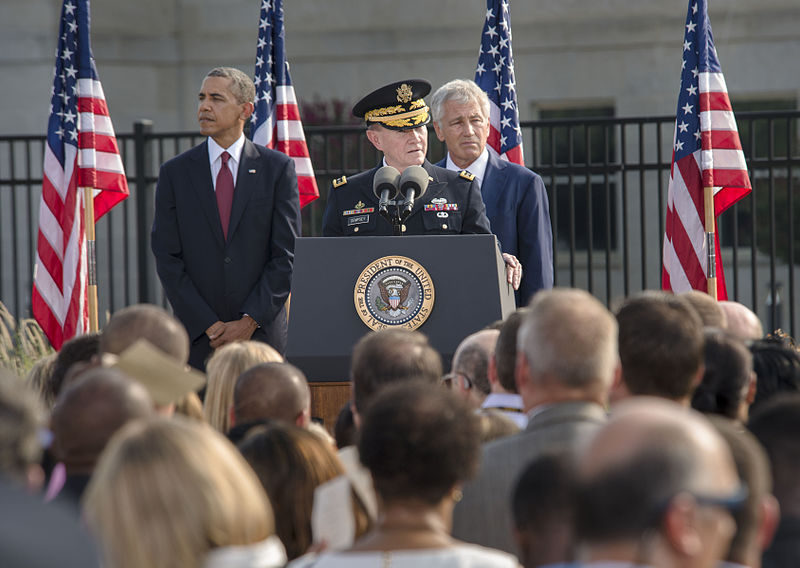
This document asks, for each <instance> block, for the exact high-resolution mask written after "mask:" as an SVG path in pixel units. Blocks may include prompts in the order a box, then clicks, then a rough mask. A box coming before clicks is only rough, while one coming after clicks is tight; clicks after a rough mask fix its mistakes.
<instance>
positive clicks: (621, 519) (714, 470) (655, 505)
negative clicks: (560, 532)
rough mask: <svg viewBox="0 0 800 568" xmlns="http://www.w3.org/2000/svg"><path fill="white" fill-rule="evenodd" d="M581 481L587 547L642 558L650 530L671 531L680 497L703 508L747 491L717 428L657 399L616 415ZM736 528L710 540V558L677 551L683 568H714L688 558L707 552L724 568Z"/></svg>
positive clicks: (629, 405) (588, 455) (589, 454)
mask: <svg viewBox="0 0 800 568" xmlns="http://www.w3.org/2000/svg"><path fill="white" fill-rule="evenodd" d="M578 476H579V484H580V491H579V503H578V507H577V511H578V523H577V526H578V533H579V538H580V540H581V541H583V542H584V543H589V544H590V545H591V544H604V543H605V544H607V543H611V542H626V541H630V542H634V543H636V545H635V546H634V547H633V549H634V550H635V549H636V548H637V547H638V546H639V541H640V538H641V537H642V535H643V534H644V533H645V531H646V530H648V529H651V530H656V531H659V530H666V529H664V526H667V525H668V523H667V522H666V521H663V520H662V519H663V518H664V517H666V516H667V515H668V514H669V511H670V507H672V504H673V503H674V501H675V499H676V498H677V497H678V496H679V495H686V496H691V499H693V500H694V506H696V507H700V506H702V505H700V503H702V499H703V498H712V499H713V498H719V499H724V498H727V497H730V496H732V495H735V494H737V492H738V490H739V487H740V485H739V479H738V476H737V474H736V468H735V466H734V463H733V459H732V457H731V453H730V450H729V449H728V446H727V444H726V442H725V440H724V439H723V438H722V437H721V436H720V434H719V433H718V432H717V431H716V430H715V429H714V428H713V427H712V426H711V424H710V423H709V422H708V421H707V420H706V419H705V418H703V417H702V415H700V414H698V413H697V412H695V411H692V410H689V409H686V408H683V407H681V406H680V405H678V404H677V403H674V402H671V401H667V400H663V399H657V398H650V397H638V398H636V399H630V400H628V401H626V402H623V403H621V404H619V405H617V406H615V407H614V409H613V412H612V414H611V418H610V419H609V422H608V423H607V424H606V425H605V426H603V427H602V428H601V429H600V430H599V431H598V432H597V434H596V435H595V437H594V438H593V439H592V440H591V442H590V443H589V445H588V447H587V448H586V450H585V451H584V453H583V454H582V456H581V458H580V460H579V464H578ZM687 498H689V497H687ZM734 526H735V525H734V523H733V521H732V519H731V518H730V517H727V526H726V527H725V530H720V531H719V534H715V535H711V533H709V535H706V536H708V538H709V541H708V542H703V543H702V544H703V546H704V547H706V548H708V550H706V551H705V552H704V551H703V550H695V551H689V552H687V551H686V550H679V551H675V554H676V555H677V556H678V557H679V558H680V560H679V561H678V563H677V564H676V565H682V566H695V565H697V566H699V565H703V566H705V565H708V566H711V565H713V563H711V564H706V563H705V560H704V561H702V562H699V561H698V562H695V560H696V559H695V558H693V557H692V558H688V557H685V555H687V554H689V555H690V556H691V554H695V553H697V554H703V555H704V554H706V552H707V553H708V555H709V556H710V557H713V559H715V560H714V562H715V561H716V560H719V559H720V558H721V557H722V555H724V554H725V552H727V544H728V543H729V542H730V537H731V536H732V535H733V529H734ZM672 528H674V527H672ZM712 536H713V538H712ZM701 538H703V535H701ZM667 541H669V542H670V545H672V544H674V543H672V542H671V541H670V539H669V538H668V539H667ZM667 548H669V547H667ZM690 553H691V554H690ZM593 560H598V558H594V559H593ZM646 560H652V559H646ZM709 562H711V560H709ZM646 563H647V562H646ZM652 564H653V565H654V566H659V565H663V564H662V563H659V562H655V561H653V562H652Z"/></svg>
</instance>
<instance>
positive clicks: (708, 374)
mask: <svg viewBox="0 0 800 568" xmlns="http://www.w3.org/2000/svg"><path fill="white" fill-rule="evenodd" d="M465 331H466V330H465ZM188 356H189V338H188V335H187V333H186V331H185V329H184V328H183V326H182V325H181V324H180V323H179V322H178V321H177V320H176V319H175V318H174V317H173V316H172V315H170V314H169V313H168V312H167V311H165V310H163V309H161V308H159V307H156V306H150V305H134V306H129V307H127V308H124V309H122V310H120V311H118V312H117V313H115V314H113V315H112V317H111V318H110V320H109V322H108V323H107V324H106V325H105V326H104V328H103V329H102V330H101V331H100V332H99V333H95V334H87V335H84V336H80V337H76V338H74V339H72V340H70V341H68V342H67V343H65V345H64V346H63V348H62V349H61V350H60V351H59V352H58V353H56V354H53V355H50V356H48V357H45V358H43V359H42V360H40V361H37V362H35V364H34V365H33V366H32V368H31V370H30V372H29V374H28V375H27V376H26V377H17V376H15V375H13V374H11V373H10V371H5V370H2V369H0V565H2V566H55V565H59V566H104V567H107V568H150V567H156V566H165V567H176V568H184V567H187V568H194V567H197V568H217V567H219V568H222V567H225V568H227V567H232V568H258V567H283V566H290V567H293V568H311V567H313V568H326V567H339V566H341V567H350V566H352V567H355V568H359V567H362V566H363V567H365V568H366V567H372V566H375V567H393V568H402V567H404V566H414V567H426V566H432V567H438V566H442V567H450V566H452V567H482V566H486V567H490V568H491V567H504V566H508V567H517V566H524V567H525V568H535V567H549V568H557V567H560V568H581V567H586V568H616V567H620V568H622V567H631V566H632V567H637V568H639V567H652V568H672V567H676V568H678V567H680V568H683V567H687V568H695V567H696V568H706V567H708V568H715V567H720V568H736V567H738V568H742V567H749V568H761V567H763V568H784V567H786V568H788V567H793V568H794V567H798V566H800V351H799V350H798V348H797V346H796V345H795V343H794V341H793V339H792V338H791V337H788V336H786V335H785V334H783V333H782V332H780V331H777V330H776V331H773V332H771V333H769V334H768V335H766V336H764V334H763V330H762V328H761V323H760V321H759V320H758V317H757V316H756V315H755V314H754V313H753V312H752V311H750V310H749V309H748V308H746V307H745V306H743V305H742V304H738V303H736V302H716V301H714V300H711V299H710V298H709V297H708V296H706V295H704V294H700V293H689V294H683V295H673V294H669V293H665V292H661V291H644V292H640V293H635V294H632V295H631V296H629V297H627V298H625V299H622V300H621V301H620V302H617V303H616V304H615V305H614V306H613V308H612V309H609V308H607V307H606V306H605V305H604V304H603V303H601V302H600V301H598V300H597V299H596V298H594V297H593V296H592V295H590V294H589V293H587V292H584V291H581V290H577V289H567V288H554V289H552V290H546V291H541V292H539V293H537V294H536V295H535V296H534V297H533V298H532V300H531V302H530V304H529V305H528V306H525V307H522V308H520V309H518V310H517V311H515V312H513V313H511V314H510V315H509V316H508V317H506V318H505V319H504V320H503V321H502V322H494V323H493V324H490V325H487V327H486V328H485V329H482V330H469V333H465V334H464V335H463V337H462V341H461V343H460V345H459V346H458V348H457V349H456V351H455V354H454V357H453V360H452V363H451V364H450V363H447V367H445V366H444V365H443V361H442V357H441V355H440V354H439V353H438V352H437V350H436V349H435V347H434V346H433V345H432V344H431V342H430V341H429V339H428V338H427V337H426V335H425V333H424V327H423V328H421V330H419V331H407V330H401V329H388V330H382V331H377V332H368V333H365V335H364V336H363V337H362V338H361V339H360V340H359V341H358V342H357V343H356V344H355V345H354V346H353V350H352V355H351V361H350V373H349V374H350V376H349V377H347V379H349V381H350V389H351V395H352V396H351V398H350V400H349V402H348V403H347V404H346V405H345V406H344V407H343V408H342V409H341V412H340V413H339V416H338V419H336V420H331V421H328V422H326V423H320V420H319V419H318V418H317V419H315V418H314V417H312V413H311V408H312V405H311V401H312V397H313V396H317V395H316V393H313V394H312V390H311V388H310V387H309V383H308V378H307V377H306V376H305V375H304V373H303V371H301V370H300V369H298V368H297V367H295V366H293V365H292V364H290V363H289V362H286V361H285V360H284V359H283V357H281V355H280V354H279V353H278V352H277V351H275V350H274V349H272V348H271V347H269V346H267V345H266V344H264V343H259V342H253V341H246V342H239V343H232V344H230V345H226V346H224V347H222V348H220V349H218V350H217V351H216V352H215V353H213V354H212V356H211V358H210V359H209V361H208V364H207V371H206V373H205V374H201V373H200V372H199V371H196V370H193V369H191V368H190V367H189V366H188V365H187V361H188ZM309 378H312V379H313V377H309ZM343 379H345V377H343ZM43 531H45V532H43ZM45 533H46V535H45ZM37 535H38V537H37ZM43 535H45V536H46V540H44V541H42V542H37V540H39V541H41V540H42V536H43Z"/></svg>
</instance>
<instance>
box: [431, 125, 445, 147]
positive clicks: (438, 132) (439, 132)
mask: <svg viewBox="0 0 800 568" xmlns="http://www.w3.org/2000/svg"><path fill="white" fill-rule="evenodd" d="M433 129H434V130H435V131H436V137H437V138H438V139H439V142H444V132H443V131H442V129H441V128H439V123H438V122H436V121H435V120H434V121H433Z"/></svg>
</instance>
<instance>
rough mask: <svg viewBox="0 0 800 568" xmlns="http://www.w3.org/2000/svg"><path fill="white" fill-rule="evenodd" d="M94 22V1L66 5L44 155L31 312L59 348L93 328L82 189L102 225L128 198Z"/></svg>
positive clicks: (78, 0)
mask: <svg viewBox="0 0 800 568" xmlns="http://www.w3.org/2000/svg"><path fill="white" fill-rule="evenodd" d="M89 19H90V18H89V2H88V0H65V1H64V3H63V5H62V8H61V20H60V29H59V41H58V48H57V52H56V59H55V69H54V78H53V91H52V96H51V113H50V118H49V120H48V129H47V144H46V147H45V155H44V176H43V178H44V179H43V182H42V200H41V204H40V207H39V233H38V236H37V244H36V267H35V269H34V285H33V293H32V310H33V314H34V317H35V318H36V320H37V321H38V322H39V325H40V326H41V327H42V329H43V331H44V332H45V335H47V338H48V339H49V340H50V343H52V345H53V347H55V348H56V349H59V348H60V347H61V345H62V344H63V342H64V341H67V340H68V339H70V338H72V337H73V336H75V335H77V334H80V333H84V332H86V331H87V330H88V325H89V314H88V300H87V297H86V293H87V288H88V280H87V278H88V266H87V248H86V242H85V235H86V226H85V224H86V221H85V218H84V216H85V213H84V199H83V187H90V188H92V190H93V193H94V195H95V197H94V204H95V220H97V219H99V218H100V217H102V215H103V214H105V213H106V212H107V211H108V210H109V209H110V208H111V207H113V206H114V205H115V204H116V203H118V202H119V201H121V200H123V199H125V198H126V197H127V196H128V185H127V181H126V179H125V172H124V169H123V165H122V160H121V159H120V156H119V149H118V146H117V142H116V138H115V135H114V127H113V125H112V124H111V120H110V118H109V117H108V114H109V113H108V106H107V104H106V101H105V96H104V95H103V88H102V86H101V85H100V82H99V79H98V77H97V70H96V69H95V65H94V59H93V57H92V53H91V47H90V30H89Z"/></svg>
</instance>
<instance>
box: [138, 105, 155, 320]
mask: <svg viewBox="0 0 800 568" xmlns="http://www.w3.org/2000/svg"><path fill="white" fill-rule="evenodd" d="M152 132H153V121H152V120H147V119H139V120H137V121H136V122H134V123H133V152H134V157H135V163H136V236H137V239H136V250H137V265H138V267H139V278H138V289H139V302H141V303H150V304H152V303H155V301H156V298H155V271H154V270H153V263H152V261H151V259H150V247H149V246H148V243H149V242H150V226H151V225H152V211H153V207H154V203H153V202H154V196H153V192H152V191H150V184H149V183H148V181H147V178H148V176H149V174H150V172H151V171H152V169H153V150H152V148H151V146H150V144H149V143H148V140H149V137H150V135H151V134H152Z"/></svg>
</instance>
